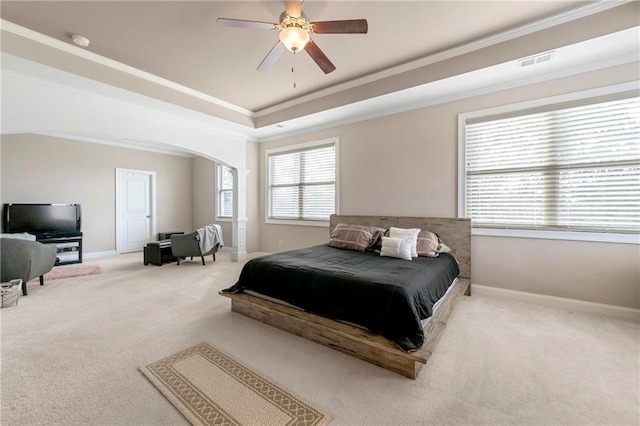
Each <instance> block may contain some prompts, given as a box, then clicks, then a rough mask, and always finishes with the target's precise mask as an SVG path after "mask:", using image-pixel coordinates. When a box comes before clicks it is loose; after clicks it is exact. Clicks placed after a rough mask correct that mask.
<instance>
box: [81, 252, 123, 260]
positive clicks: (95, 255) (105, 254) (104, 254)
mask: <svg viewBox="0 0 640 426" xmlns="http://www.w3.org/2000/svg"><path fill="white" fill-rule="evenodd" d="M116 254H118V253H116V251H115V250H108V251H94V252H92V253H82V260H85V259H98V258H100V257H109V256H115V255H116Z"/></svg>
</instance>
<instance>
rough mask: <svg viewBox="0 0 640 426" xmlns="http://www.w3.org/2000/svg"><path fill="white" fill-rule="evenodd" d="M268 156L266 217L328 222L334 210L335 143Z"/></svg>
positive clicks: (274, 153)
mask: <svg viewBox="0 0 640 426" xmlns="http://www.w3.org/2000/svg"><path fill="white" fill-rule="evenodd" d="M267 156H268V214H267V217H268V219H275V220H304V221H328V220H329V216H330V215H331V214H333V213H335V200H336V146H335V143H333V142H332V143H330V144H324V145H319V146H312V147H306V148H303V149H296V150H293V151H286V152H271V153H268V154H267Z"/></svg>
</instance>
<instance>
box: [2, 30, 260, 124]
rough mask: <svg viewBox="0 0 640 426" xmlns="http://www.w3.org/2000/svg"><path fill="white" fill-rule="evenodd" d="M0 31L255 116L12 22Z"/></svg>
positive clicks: (237, 107)
mask: <svg viewBox="0 0 640 426" xmlns="http://www.w3.org/2000/svg"><path fill="white" fill-rule="evenodd" d="M0 30H3V31H7V32H10V33H12V34H15V35H18V36H20V37H23V38H26V39H28V40H32V41H35V42H36V43H40V44H43V45H45V46H48V47H51V48H53V49H57V50H60V51H63V52H65V53H69V54H72V55H75V56H78V57H80V58H82V59H86V60H88V61H91V62H95V63H97V64H100V65H104V66H106V67H109V68H112V69H115V70H117V71H120V72H123V73H127V74H130V75H132V76H134V77H138V78H142V79H144V80H147V81H150V82H152V83H155V84H158V85H161V86H164V87H167V88H169V89H172V90H175V91H177V92H181V93H184V94H186V95H189V96H193V97H195V98H198V99H202V100H204V101H206V102H210V103H212V104H214V105H218V106H221V107H223V108H226V109H229V110H231V111H235V112H238V113H240V114H243V115H245V116H247V117H251V118H254V117H255V114H254V113H253V111H250V110H248V109H246V108H242V107H239V106H237V105H234V104H232V103H229V102H225V101H223V100H221V99H218V98H216V97H213V96H210V95H207V94H206V93H202V92H200V91H198V90H194V89H191V88H189V87H186V86H183V85H181V84H178V83H175V82H173V81H171V80H167V79H165V78H162V77H160V76H157V75H155V74H151V73H148V72H146V71H142V70H140V69H138V68H135V67H132V66H130V65H126V64H123V63H122V62H118V61H114V60H113V59H109V58H107V57H105V56H102V55H98V54H97V53H93V52H90V51H88V50H86V49H83V48H80V47H77V46H74V45H72V44H69V43H65V42H63V41H61V40H58V39H56V38H53V37H50V36H48V35H45V34H42V33H39V32H36V31H33V30H30V29H28V28H25V27H22V26H20V25H17V24H14V23H13V22H9V21H6V20H4V19H0Z"/></svg>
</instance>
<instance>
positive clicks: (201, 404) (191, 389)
mask: <svg viewBox="0 0 640 426" xmlns="http://www.w3.org/2000/svg"><path fill="white" fill-rule="evenodd" d="M140 371H142V373H143V374H144V375H145V376H147V378H148V379H149V380H150V381H151V382H152V383H153V384H154V385H155V386H156V387H157V388H158V389H159V390H160V392H162V393H163V394H164V396H165V397H166V398H167V399H168V400H169V401H171V403H173V405H174V406H175V407H176V408H177V409H178V410H179V411H180V412H181V413H182V414H183V415H184V416H185V417H186V418H187V419H188V420H189V421H190V422H191V423H192V424H194V425H243V426H248V425H308V426H323V425H327V424H328V423H329V422H330V421H331V416H329V415H328V414H326V413H323V412H321V411H320V410H318V409H316V408H314V407H312V406H311V405H309V404H307V403H306V402H304V401H303V400H301V399H300V398H298V397H296V396H294V395H292V394H291V393H290V392H287V391H286V390H284V389H283V388H282V387H281V386H279V385H277V384H275V383H273V382H272V381H270V380H267V379H265V378H264V377H262V376H260V375H259V374H258V373H256V372H254V371H252V370H250V369H249V368H247V367H245V366H244V365H242V364H241V363H239V362H238V361H236V360H234V359H233V358H231V357H230V356H229V355H226V354H224V353H223V352H221V351H219V350H218V349H216V348H214V347H213V346H211V345H209V344H207V343H199V344H197V345H195V346H192V347H190V348H188V349H185V350H183V351H180V352H178V353H177V354H175V355H171V356H169V357H167V358H164V359H161V360H160V361H158V362H154V363H153V364H149V365H148V366H146V367H141V368H140Z"/></svg>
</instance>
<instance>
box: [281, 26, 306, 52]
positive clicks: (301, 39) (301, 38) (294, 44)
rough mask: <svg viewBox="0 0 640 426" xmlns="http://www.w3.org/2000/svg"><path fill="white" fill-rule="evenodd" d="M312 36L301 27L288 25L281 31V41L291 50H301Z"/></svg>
mask: <svg viewBox="0 0 640 426" xmlns="http://www.w3.org/2000/svg"><path fill="white" fill-rule="evenodd" d="M310 39H311V36H309V32H308V31H306V30H304V29H302V28H300V27H287V28H283V29H282V31H280V41H281V42H282V44H284V46H285V47H286V48H287V50H289V51H290V52H294V53H296V52H299V51H301V50H303V49H304V47H305V46H306V45H307V43H308V42H309V40H310Z"/></svg>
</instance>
